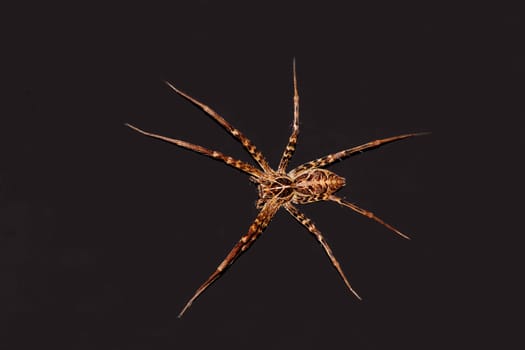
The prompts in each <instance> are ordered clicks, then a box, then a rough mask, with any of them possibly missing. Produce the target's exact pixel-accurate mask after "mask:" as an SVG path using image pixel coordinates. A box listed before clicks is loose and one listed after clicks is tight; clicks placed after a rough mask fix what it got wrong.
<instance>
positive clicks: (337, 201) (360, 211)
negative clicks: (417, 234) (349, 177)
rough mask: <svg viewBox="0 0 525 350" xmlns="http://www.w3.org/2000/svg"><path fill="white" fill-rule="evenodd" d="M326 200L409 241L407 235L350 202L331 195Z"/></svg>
mask: <svg viewBox="0 0 525 350" xmlns="http://www.w3.org/2000/svg"><path fill="white" fill-rule="evenodd" d="M328 200H330V201H333V202H336V203H339V204H341V205H343V206H345V207H347V208H350V209H352V210H353V211H355V212H357V213H359V214H361V215H363V216H366V217H367V218H369V219H372V220H374V221H375V222H378V223H380V224H381V225H383V226H385V227H386V228H388V229H389V230H391V231H394V232H395V233H397V234H398V235H399V236H401V237H403V238H405V239H408V240H410V237H408V236H407V235H405V234H404V233H402V232H401V231H399V230H398V229H397V228H395V227H394V226H392V225H390V224H387V223H386V222H384V221H383V220H381V219H380V218H378V217H377V216H375V214H374V213H372V212H370V211H368V210H365V209H363V208H360V207H358V206H357V205H355V204H353V203H350V202H347V201H345V200H344V199H342V198H339V197H336V196H334V195H331V196H330V197H328Z"/></svg>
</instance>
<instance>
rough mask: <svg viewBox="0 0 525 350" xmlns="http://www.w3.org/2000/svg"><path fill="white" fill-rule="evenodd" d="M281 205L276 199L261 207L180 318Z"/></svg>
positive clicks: (189, 302) (243, 249)
mask: <svg viewBox="0 0 525 350" xmlns="http://www.w3.org/2000/svg"><path fill="white" fill-rule="evenodd" d="M279 207H280V205H279V204H277V202H276V201H269V202H267V203H266V205H265V206H264V207H263V208H262V209H261V211H260V212H259V214H258V215H257V217H256V218H255V220H254V221H253V223H252V224H251V225H250V228H249V229H248V232H247V233H246V234H245V235H244V236H242V237H241V239H240V240H239V242H237V244H236V245H235V246H234V247H233V249H232V250H231V251H230V253H229V254H228V255H227V256H226V258H225V259H224V260H223V261H222V262H221V264H220V265H219V266H217V269H216V270H215V271H214V272H213V273H212V274H211V276H210V277H208V279H207V280H206V281H205V282H204V283H203V284H202V285H201V286H200V287H199V288H198V289H197V290H196V291H195V294H194V295H193V296H192V297H191V299H190V300H189V301H188V302H187V303H186V305H185V306H184V308H183V309H182V311H181V312H180V314H179V316H178V317H179V318H180V317H182V315H183V314H184V313H185V312H186V310H187V309H188V308H189V307H190V306H191V304H192V303H193V302H194V301H195V299H197V298H198V297H199V296H200V295H201V294H202V293H203V292H204V291H205V290H206V289H207V288H208V287H209V286H210V285H211V284H212V283H213V282H215V280H217V279H218V278H219V277H221V276H222V274H223V273H224V272H225V271H226V270H227V269H228V268H229V267H230V266H231V265H232V264H233V263H234V261H235V259H237V258H238V257H239V256H240V255H241V254H242V253H244V252H245V251H246V250H247V249H248V248H250V246H251V245H252V244H253V242H255V240H256V239H257V238H258V237H259V236H260V235H261V234H262V232H263V231H264V229H265V228H266V227H267V226H268V224H269V223H270V221H271V220H272V218H273V216H274V215H275V213H276V212H277V210H278V209H279Z"/></svg>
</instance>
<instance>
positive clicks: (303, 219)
mask: <svg viewBox="0 0 525 350" xmlns="http://www.w3.org/2000/svg"><path fill="white" fill-rule="evenodd" d="M283 206H284V208H285V209H286V210H287V211H288V213H290V214H291V215H292V216H293V217H294V218H295V220H297V221H298V222H299V223H300V224H301V225H303V226H304V227H306V228H307V229H308V231H310V233H312V234H313V235H314V236H315V237H316V238H317V240H318V241H319V243H320V244H321V245H322V246H323V248H324V251H325V252H326V255H328V257H329V258H330V260H331V261H332V265H333V266H334V267H335V269H336V270H337V272H339V276H341V278H342V279H343V281H344V282H345V284H346V286H347V287H348V289H350V291H351V292H352V293H354V295H355V296H356V297H357V298H358V299H359V300H362V299H361V297H360V296H359V294H357V292H356V291H355V290H354V289H353V288H352V286H351V285H350V282H348V279H347V278H346V276H345V274H344V272H343V269H341V266H340V265H339V262H338V261H337V259H336V258H335V256H334V253H333V252H332V249H331V248H330V246H329V245H328V243H327V242H326V240H325V239H324V237H323V234H322V233H321V231H319V230H318V229H317V227H315V224H314V223H313V222H312V220H310V219H308V218H307V217H306V216H305V215H304V214H303V213H301V212H300V211H299V210H298V209H297V208H296V207H295V206H293V205H292V204H290V203H286V204H283Z"/></svg>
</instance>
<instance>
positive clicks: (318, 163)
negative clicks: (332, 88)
mask: <svg viewBox="0 0 525 350" xmlns="http://www.w3.org/2000/svg"><path fill="white" fill-rule="evenodd" d="M428 134H429V133H428V132H420V133H412V134H404V135H398V136H392V137H387V138H386V139H380V140H375V141H371V142H367V143H365V144H363V145H360V146H357V147H353V148H350V149H346V150H343V151H339V152H337V153H332V154H329V155H327V156H324V157H321V158H318V159H316V160H312V161H311V162H308V163H304V164H302V165H299V166H298V167H297V168H295V169H294V170H293V173H294V174H297V173H299V172H301V171H304V170H307V169H310V168H322V167H325V166H327V165H330V164H332V163H334V162H335V161H338V160H342V159H344V158H347V157H350V156H351V155H354V154H356V153H361V152H366V151H369V150H371V149H374V148H377V147H380V146H382V145H386V144H387V143H391V142H395V141H399V140H403V139H407V138H409V137H414V136H422V135H428Z"/></svg>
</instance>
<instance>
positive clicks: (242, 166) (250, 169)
mask: <svg viewBox="0 0 525 350" xmlns="http://www.w3.org/2000/svg"><path fill="white" fill-rule="evenodd" d="M125 125H126V126H127V127H129V128H131V129H133V130H135V131H137V132H139V133H141V134H143V135H146V136H149V137H153V138H155V139H159V140H162V141H166V142H169V143H172V144H174V145H177V146H179V147H182V148H186V149H189V150H191V151H194V152H197V153H200V154H204V155H205V156H208V157H211V158H213V159H216V160H219V161H222V162H224V163H226V164H227V165H229V166H231V167H234V168H236V169H238V170H240V171H243V172H245V173H247V174H250V175H253V176H254V177H256V178H259V177H260V176H261V175H262V173H261V171H260V170H259V169H257V168H255V167H254V166H253V165H251V164H248V163H245V162H243V161H240V160H237V159H234V158H232V157H230V156H227V155H224V154H222V153H221V152H218V151H213V150H210V149H207V148H205V147H202V146H199V145H195V144H193V143H189V142H186V141H181V140H177V139H172V138H169V137H166V136H162V135H157V134H153V133H151V132H147V131H144V130H141V129H139V128H137V127H136V126H133V125H131V124H127V123H126V124H125Z"/></svg>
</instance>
